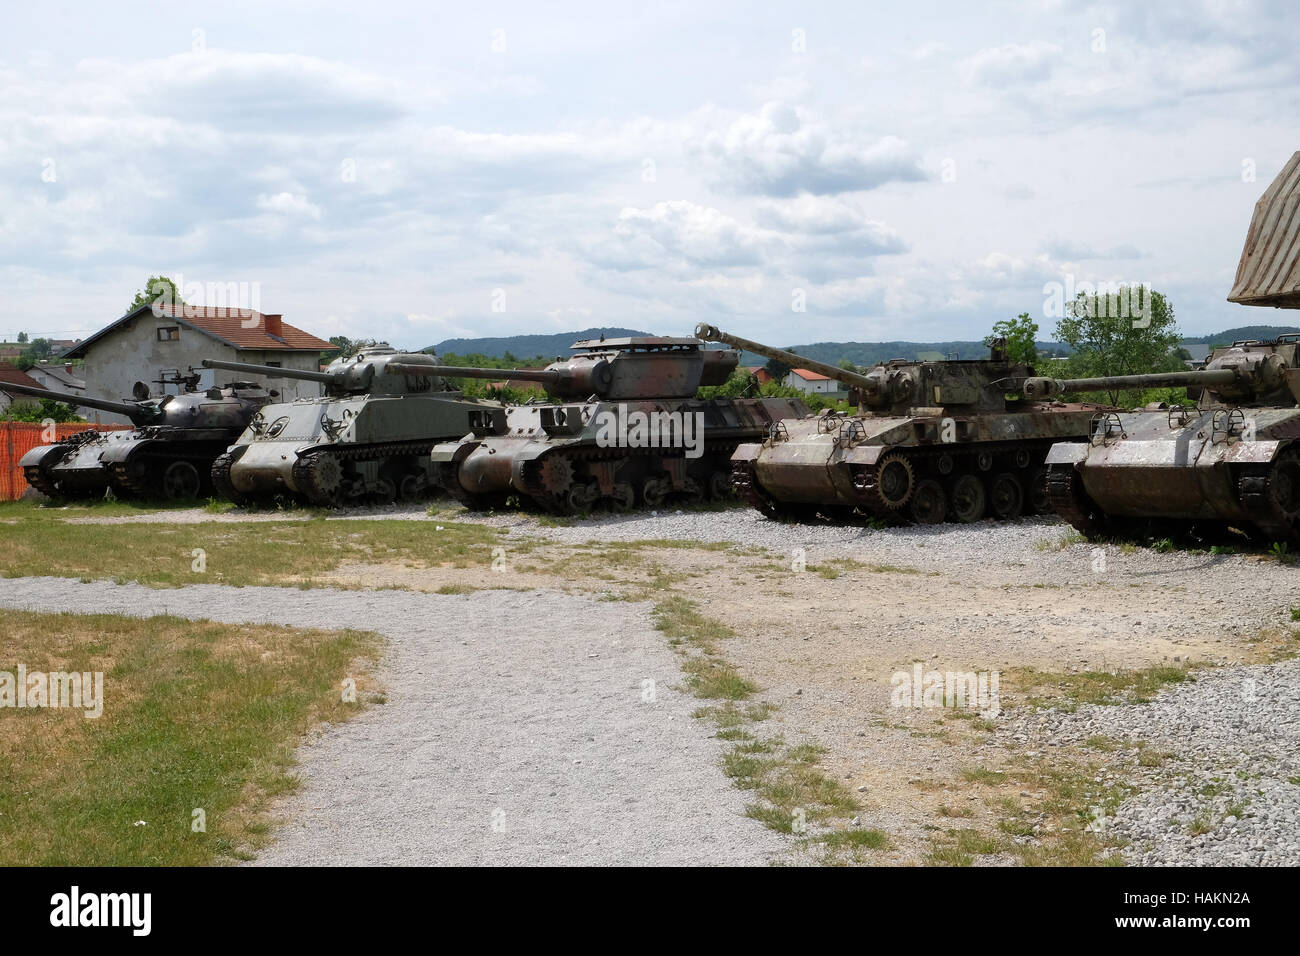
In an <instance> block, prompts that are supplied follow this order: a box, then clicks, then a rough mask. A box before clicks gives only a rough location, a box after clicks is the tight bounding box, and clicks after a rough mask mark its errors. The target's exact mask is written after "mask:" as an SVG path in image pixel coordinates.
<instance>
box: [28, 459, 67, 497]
mask: <svg viewBox="0 0 1300 956" xmlns="http://www.w3.org/2000/svg"><path fill="white" fill-rule="evenodd" d="M23 478H24V479H26V481H27V484H29V485H31V486H32V487H33V488H35V489H36V490H37V491H39V492H40V493H41V494H43V495H45V496H46V497H47V498H58V497H59V486H58V483H57V482H54V481H52V480H50V478H49V476H48V475H46V474H44V473H43V472H42V471H41V468H40V466H39V465H27V466H26V467H24V468H23Z"/></svg>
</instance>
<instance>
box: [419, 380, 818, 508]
mask: <svg viewBox="0 0 1300 956" xmlns="http://www.w3.org/2000/svg"><path fill="white" fill-rule="evenodd" d="M806 415H808V410H807V408H806V407H805V406H804V405H803V403H802V402H799V401H798V400H795V399H784V398H758V399H713V400H695V399H691V400H678V399H674V400H671V401H655V400H641V401H629V402H601V401H596V402H585V403H580V404H567V405H558V406H555V405H545V406H516V407H512V408H507V409H505V411H504V414H503V415H502V417H501V419H500V420H498V421H495V422H492V423H490V424H489V423H486V422H484V423H482V427H480V428H479V429H477V433H476V434H471V435H468V436H466V437H465V438H463V439H462V440H460V441H457V442H446V443H443V444H440V445H438V446H437V447H435V448H434V449H433V452H432V454H431V456H430V459H431V461H432V462H433V464H434V467H435V469H436V474H435V480H436V481H437V482H438V483H439V485H441V486H442V487H443V488H445V489H446V490H447V491H448V492H450V493H451V494H452V495H454V496H455V497H457V498H459V499H460V500H461V501H463V502H464V503H466V504H467V505H470V506H471V507H488V506H496V505H501V504H505V503H506V502H507V501H508V500H510V499H516V500H517V501H518V502H519V503H521V504H525V505H527V506H530V507H534V508H540V509H542V510H546V511H551V512H556V513H561V514H574V513H581V512H585V511H588V510H591V509H593V508H608V509H611V510H616V511H626V510H630V509H633V508H636V507H646V508H657V507H661V506H663V505H666V504H667V503H668V502H670V501H672V500H681V499H698V498H710V497H721V496H724V495H728V494H730V478H729V471H730V458H731V455H732V453H733V452H734V451H735V449H736V447H737V446H738V445H740V444H741V443H742V442H746V441H753V440H754V439H756V438H759V437H761V436H762V435H764V434H766V432H767V430H768V428H770V427H771V426H772V425H773V424H774V423H776V422H778V421H781V420H782V419H786V418H794V417H804V416H806Z"/></svg>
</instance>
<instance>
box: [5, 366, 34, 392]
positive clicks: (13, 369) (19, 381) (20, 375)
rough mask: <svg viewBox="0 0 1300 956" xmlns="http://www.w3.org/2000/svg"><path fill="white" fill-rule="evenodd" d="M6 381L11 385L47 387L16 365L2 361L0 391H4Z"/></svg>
mask: <svg viewBox="0 0 1300 956" xmlns="http://www.w3.org/2000/svg"><path fill="white" fill-rule="evenodd" d="M6 382H8V383H9V384H10V385H28V386H30V387H32V388H44V387H45V386H44V385H42V384H41V383H40V382H38V381H36V379H34V378H32V377H31V376H30V375H28V374H27V373H26V372H24V371H23V370H22V369H20V368H18V367H17V366H16V365H8V364H5V363H0V392H3V391H4V385H5V383H6Z"/></svg>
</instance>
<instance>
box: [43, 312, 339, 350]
mask: <svg viewBox="0 0 1300 956" xmlns="http://www.w3.org/2000/svg"><path fill="white" fill-rule="evenodd" d="M150 309H152V306H148V305H142V306H140V307H139V308H138V309H133V310H132V311H130V312H128V313H127V314H126V315H124V316H122V318H120V319H118V320H117V321H116V322H114V323H113V324H112V325H109V326H107V327H106V328H103V329H100V330H99V331H98V332H96V333H95V334H94V335H92V336H90V337H89V338H87V339H83V340H82V341H81V342H78V343H77V344H76V346H74V347H73V348H71V349H69V350H68V351H66V352H64V353H63V357H64V358H80V357H82V356H84V355H85V354H86V351H87V347H88V346H90V345H91V344H92V343H94V342H96V341H97V340H99V339H100V338H102V337H103V336H104V335H107V334H108V333H109V332H111V331H113V330H114V329H116V328H117V327H118V326H119V325H121V324H122V323H124V322H127V321H129V320H130V319H133V318H135V317H137V316H140V315H144V314H145V313H146V312H148V311H149V310H150ZM160 311H161V312H162V316H161V317H159V321H166V320H167V318H171V319H173V320H174V321H176V322H177V323H179V324H180V325H184V326H189V327H190V328H192V329H196V330H198V331H200V332H203V333H205V334H207V335H211V336H212V337H213V338H215V339H219V340H220V341H222V342H225V343H226V344H227V345H231V346H233V347H235V348H237V349H259V350H260V349H268V350H276V349H280V350H284V351H291V352H295V351H296V352H323V351H327V350H330V349H334V348H335V347H336V346H334V345H332V344H330V343H329V342H327V341H325V340H324V339H320V338H317V337H316V336H314V335H312V334H311V333H310V332H304V331H303V330H302V329H300V328H297V327H296V326H293V325H290V324H289V323H288V322H285V321H283V319H282V318H281V317H280V316H279V315H275V314H264V313H261V312H254V311H253V310H252V309H240V308H238V307H237V306H231V307H229V308H227V307H224V306H196V305H177V304H170V305H165V306H160Z"/></svg>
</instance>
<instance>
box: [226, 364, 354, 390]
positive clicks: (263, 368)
mask: <svg viewBox="0 0 1300 956" xmlns="http://www.w3.org/2000/svg"><path fill="white" fill-rule="evenodd" d="M202 364H203V367H204V368H220V369H225V370H226V371H228V372H247V373H248V374H250V375H264V376H266V377H267V378H297V379H302V380H303V381H304V382H325V383H326V384H332V383H337V382H338V381H339V378H338V376H336V375H332V374H330V373H329V372H312V371H308V370H306V369H296V368H279V367H277V366H274V365H253V364H250V363H248V362H224V361H221V360H219V359H204V360H203V363H202Z"/></svg>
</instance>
